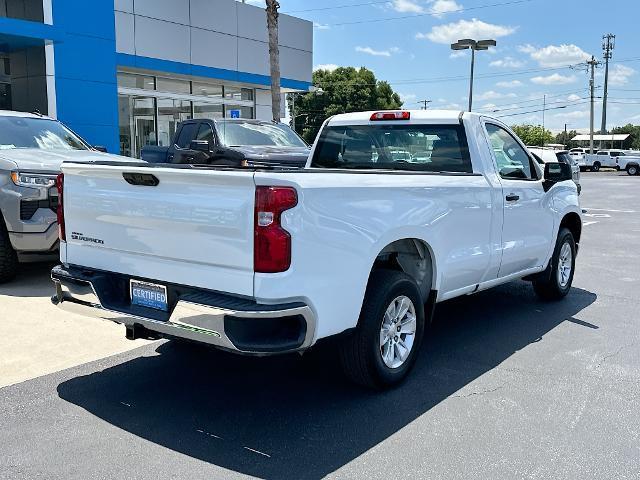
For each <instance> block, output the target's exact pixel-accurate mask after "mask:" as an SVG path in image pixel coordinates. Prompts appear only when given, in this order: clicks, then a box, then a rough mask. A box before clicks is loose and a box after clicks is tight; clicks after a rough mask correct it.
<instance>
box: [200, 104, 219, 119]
mask: <svg viewBox="0 0 640 480" xmlns="http://www.w3.org/2000/svg"><path fill="white" fill-rule="evenodd" d="M223 108H224V107H223V106H222V105H216V104H213V103H205V102H193V118H222V117H224V113H223V112H224V110H223Z"/></svg>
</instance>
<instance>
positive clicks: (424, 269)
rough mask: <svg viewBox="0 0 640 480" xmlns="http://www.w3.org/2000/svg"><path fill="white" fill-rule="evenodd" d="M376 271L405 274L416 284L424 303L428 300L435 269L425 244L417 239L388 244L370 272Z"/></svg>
mask: <svg viewBox="0 0 640 480" xmlns="http://www.w3.org/2000/svg"><path fill="white" fill-rule="evenodd" d="M377 269H387V270H398V271H401V272H404V273H406V274H407V275H409V276H410V277H411V278H413V279H414V280H415V282H416V283H417V284H418V288H419V290H420V294H421V295H422V299H423V300H424V301H425V302H426V301H427V299H428V298H429V293H430V292H431V289H432V286H433V284H434V271H435V268H434V265H433V258H432V256H431V250H430V248H429V245H427V243H426V242H424V241H422V240H419V239H417V238H405V239H403V240H397V241H395V242H393V243H390V244H389V245H387V246H386V247H385V248H384V249H383V250H382V251H381V252H380V253H379V254H378V256H377V257H376V260H375V262H374V264H373V268H372V271H374V270H377Z"/></svg>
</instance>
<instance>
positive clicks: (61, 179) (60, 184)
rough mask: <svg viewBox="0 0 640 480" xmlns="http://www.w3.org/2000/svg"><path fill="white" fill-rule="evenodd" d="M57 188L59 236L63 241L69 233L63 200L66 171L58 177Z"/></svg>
mask: <svg viewBox="0 0 640 480" xmlns="http://www.w3.org/2000/svg"><path fill="white" fill-rule="evenodd" d="M56 188H57V189H58V208H57V209H56V214H57V217H58V238H59V239H60V241H61V242H66V241H67V234H66V232H65V229H64V202H63V191H64V173H61V174H59V175H58V176H57V177H56Z"/></svg>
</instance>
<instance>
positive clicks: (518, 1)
mask: <svg viewBox="0 0 640 480" xmlns="http://www.w3.org/2000/svg"><path fill="white" fill-rule="evenodd" d="M533 1H535V0H512V1H509V2H501V3H492V4H487V5H478V6H475V7H467V8H458V9H455V10H448V11H446V12H442V11H440V10H430V11H428V12H425V13H416V14H415V15H403V16H400V17H387V18H370V19H367V20H356V21H354V22H341V23H333V24H329V25H330V26H333V27H341V26H344V25H360V24H363V23H378V22H392V21H394V20H406V19H407V18H418V17H428V16H434V15H442V14H443V13H459V12H468V11H471V10H480V9H482V8H492V7H506V6H508V5H518V4H521V3H529V2H533Z"/></svg>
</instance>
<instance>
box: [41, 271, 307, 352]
mask: <svg viewBox="0 0 640 480" xmlns="http://www.w3.org/2000/svg"><path fill="white" fill-rule="evenodd" d="M51 279H52V281H53V283H54V285H55V287H56V294H55V295H54V297H53V298H52V302H53V303H54V304H56V305H57V306H58V307H60V308H62V309H63V310H65V311H68V312H71V313H76V314H79V315H84V316H88V317H92V318H98V319H102V320H110V321H113V322H116V323H121V324H124V325H134V324H139V325H142V326H143V327H145V328H146V329H148V330H150V331H153V332H158V333H163V334H166V335H172V336H175V337H180V338H186V339H189V340H195V341H198V342H202V343H207V344H210V345H214V346H217V347H220V348H224V349H227V350H232V351H235V352H240V353H246V354H255V355H269V354H271V353H272V352H256V351H247V350H240V349H239V348H237V347H236V346H235V345H234V344H233V342H231V340H230V339H229V337H228V336H227V335H226V333H225V330H224V317H225V316H227V315H229V316H233V317H237V318H246V319H248V320H255V321H260V319H261V318H278V317H290V316H294V315H301V316H302V317H303V318H304V319H305V322H306V324H307V331H306V335H305V339H304V341H303V343H302V345H301V346H300V347H298V348H296V349H294V350H288V351H287V352H289V351H300V350H304V349H306V348H308V347H310V346H311V345H312V344H313V342H314V339H315V338H314V337H315V331H316V319H315V315H314V314H313V312H312V310H311V308H309V307H308V306H302V307H296V308H290V309H285V310H274V311H240V310H230V309H225V308H219V307H214V306H210V305H202V304H198V303H193V302H187V301H183V300H181V301H178V304H177V305H176V307H175V309H174V310H173V312H172V313H171V317H170V318H169V321H167V322H163V321H159V320H154V319H151V318H145V317H139V316H136V315H131V314H128V313H122V312H117V311H114V310H109V309H107V308H105V307H104V306H103V305H102V304H101V303H100V299H99V297H98V294H97V293H96V290H95V288H94V286H93V284H92V283H91V282H89V281H86V280H79V279H75V278H71V277H62V276H59V277H53V276H52V278H51ZM273 353H285V351H282V352H273Z"/></svg>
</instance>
